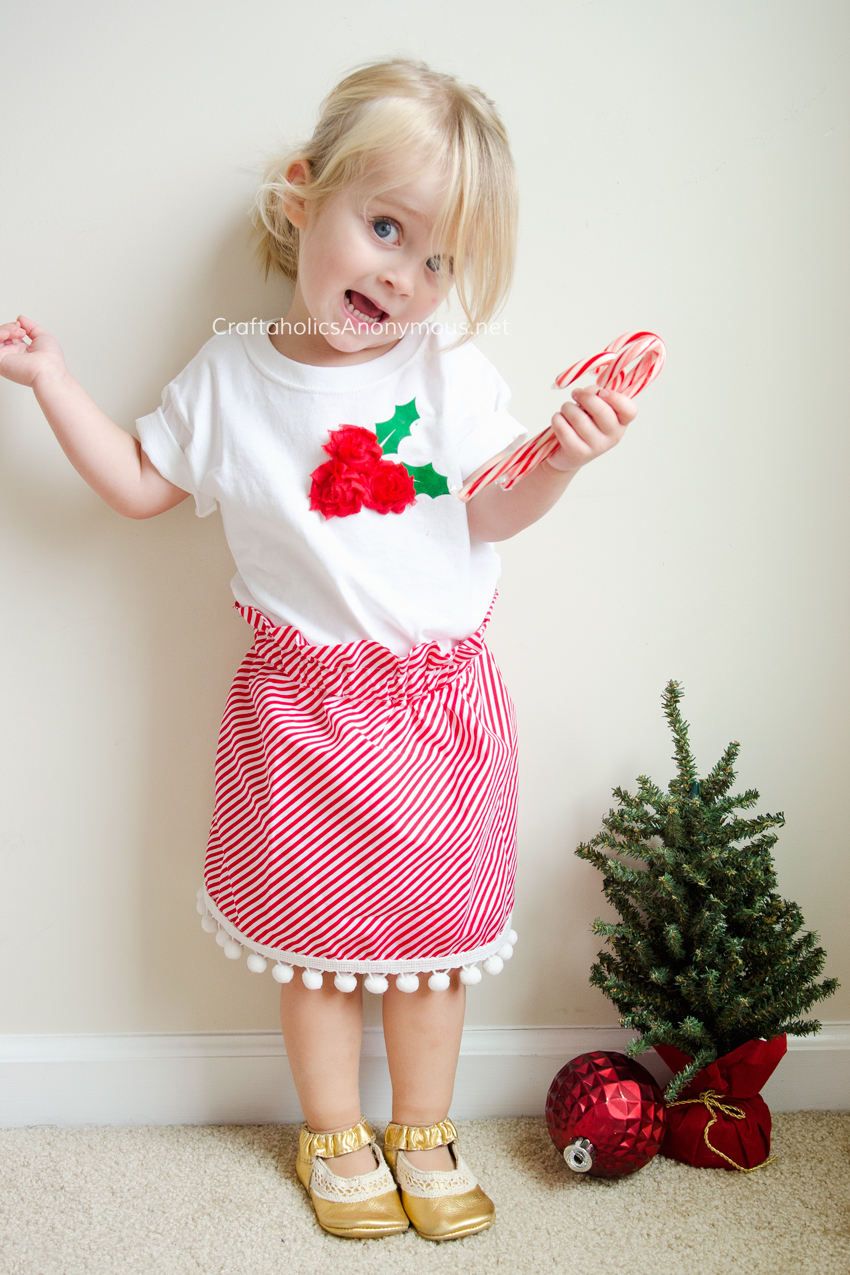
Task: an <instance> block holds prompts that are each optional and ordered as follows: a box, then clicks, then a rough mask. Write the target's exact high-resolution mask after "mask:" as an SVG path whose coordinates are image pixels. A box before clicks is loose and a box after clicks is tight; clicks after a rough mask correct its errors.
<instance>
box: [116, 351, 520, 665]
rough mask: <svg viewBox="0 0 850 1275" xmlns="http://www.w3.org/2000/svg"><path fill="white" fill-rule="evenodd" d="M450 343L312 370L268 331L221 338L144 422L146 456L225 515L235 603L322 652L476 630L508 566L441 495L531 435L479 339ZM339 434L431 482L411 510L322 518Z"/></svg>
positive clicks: (200, 503)
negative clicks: (369, 444)
mask: <svg viewBox="0 0 850 1275" xmlns="http://www.w3.org/2000/svg"><path fill="white" fill-rule="evenodd" d="M450 344H451V338H449V337H445V336H441V335H438V334H436V333H434V332H433V331H431V330H427V331H423V332H418V333H414V332H409V333H407V334H406V335H405V336H404V337H403V338H402V340H401V341H399V343H398V345H396V346H394V347H393V349H392V350H390V351H389V352H388V353H387V354H383V355H381V356H380V357H379V358H376V359H373V360H372V361H371V362H368V363H358V364H355V365H353V366H346V367H313V366H309V365H307V364H304V363H295V362H293V361H292V360H291V359H287V358H285V357H284V356H283V355H282V354H279V353H278V351H277V350H276V349H275V348H274V346H273V345H272V343H271V340H270V339H269V337H268V336H266V335H262V334H254V335H252V336H240V335H237V334H236V333H233V334H227V335H222V336H215V337H213V338H212V339H211V340H210V341H208V342H207V343H206V345H205V346H204V347H203V348H202V349H201V350H200V351H199V352H198V354H197V355H196V356H195V358H194V359H192V361H191V363H189V364H188V366H187V367H186V368H185V369H184V370H183V371H182V372H181V373H180V375H179V376H177V377H176V378H175V379H174V380H173V381H172V382H171V384H170V385H168V386H167V387H166V389H165V391H164V392H163V396H162V407H161V408H158V409H157V410H156V411H155V412H152V413H151V414H150V415H149V416H143V417H141V419H140V420H138V421H137V422H136V423H137V426H138V431H139V439H140V441H141V444H142V447H143V449H144V451H145V453H146V454H147V456H148V457H149V458H150V460H151V462H152V463H153V464H154V466H155V467H156V468H157V469H158V470H159V472H160V473H161V474H162V475H163V476H164V477H165V478H167V479H168V480H169V481H170V482H172V483H174V484H175V485H176V486H177V487H182V488H183V490H184V491H187V492H190V493H191V495H193V496H194V498H195V503H196V510H197V513H198V515H199V516H200V517H205V516H206V515H207V514H210V513H212V512H213V511H214V510H215V508H216V506H218V507H219V508H220V509H221V514H222V518H223V519H224V530H225V534H226V536H227V543H228V545H229V546H230V551H231V553H232V554H233V558H234V561H235V563H236V567H237V573H236V575H235V576H234V578H233V581H232V587H233V594H234V597H235V598H236V600H237V601H238V602H240V603H242V604H244V605H248V606H253V607H256V608H257V609H258V610H260V611H262V612H263V613H264V614H265V615H266V616H268V618H269V619H270V620H271V621H272V623H274V624H277V625H283V624H291V625H294V626H295V627H296V628H297V629H299V630H300V631H301V633H303V634H304V636H305V638H306V639H307V640H308V641H309V642H312V643H314V644H317V645H335V644H338V643H347V642H351V641H357V640H360V639H370V638H371V639H374V640H377V641H378V642H380V643H382V644H383V645H384V646H386V647H388V648H389V650H391V651H392V652H393V653H394V654H396V655H399V656H404V655H407V654H408V652H409V651H410V650H411V648H412V647H414V646H416V645H417V644H418V643H420V642H428V641H433V640H435V641H437V642H439V644H440V646H441V648H442V649H444V650H449V649H451V648H452V647H453V646H454V645H456V643H457V642H459V641H462V640H463V639H464V638H465V637H468V636H469V635H470V634H471V633H474V632H475V630H476V629H477V628H478V627H479V625H480V624H481V622H482V620H483V619H484V616H485V614H486V612H487V608H488V606H489V604H490V601H491V599H492V596H493V593H494V590H495V585H496V581H497V579H498V577H499V572H500V562H499V558H498V555H497V554H496V551H495V549H494V548H493V545H492V544H488V543H485V542H483V541H476V540H471V539H470V536H469V529H468V524H467V517H466V507H465V505H463V504H462V503H461V502H460V501H459V500H458V499H457V498H456V497H455V496H453V495H451V494H450V493H449V492H448V491H447V490H443V491H442V492H441V491H440V489H441V488H446V489H447V488H448V487H451V488H453V489H457V488H458V487H460V486H461V484H462V481H463V480H464V479H465V478H467V477H468V476H469V475H470V474H471V473H472V472H473V471H474V470H475V469H477V468H478V467H479V466H480V465H482V464H483V463H484V462H485V461H486V460H488V459H489V458H490V457H491V456H493V455H495V454H496V453H497V452H499V451H501V450H502V449H503V448H504V447H506V446H508V445H509V444H510V443H511V442H513V441H514V440H515V439H518V438H520V437H521V436H522V435H523V434H524V433H525V431H524V430H523V428H522V426H520V425H519V424H518V423H517V422H516V421H515V420H514V419H513V417H512V416H510V415H509V413H508V411H507V402H508V398H509V391H508V388H507V386H506V385H505V383H504V381H503V380H502V378H501V377H500V376H499V374H498V372H497V371H496V370H495V368H494V367H493V365H492V364H491V363H490V362H489V361H488V360H487V359H486V358H485V357H484V355H483V354H481V352H480V351H479V350H477V349H476V348H475V347H474V346H473V345H471V344H469V343H467V344H466V345H463V346H460V347H459V348H457V349H454V350H452V349H445V347H446V346H447V345H450ZM343 425H356V426H359V427H360V428H361V429H365V430H368V431H369V432H370V433H372V434H376V435H377V436H378V437H379V438H381V439H385V440H386V441H385V442H384V445H383V454H384V457H386V459H387V460H388V461H392V462H395V463H402V464H405V463H406V464H407V465H409V466H411V470H410V472H411V474H412V475H413V476H414V478H417V479H422V478H424V479H425V481H424V482H423V483H420V482H419V481H417V491H416V499H415V503H414V504H412V505H408V506H407V507H406V508H404V509H403V511H402V512H401V513H392V512H390V513H382V512H378V511H377V510H375V509H369V508H366V507H363V508H361V509H360V510H359V512H357V513H353V514H349V515H347V516H342V517H340V516H331V517H325V516H324V514H323V513H322V512H319V510H317V509H311V507H310V493H311V487H312V483H313V480H312V474H313V473H314V471H315V470H316V469H318V468H319V467H320V466H321V465H322V464H324V463H327V462H328V460H329V455H328V453H327V452H326V451H325V450H323V444H327V443H328V442H329V438H330V435H331V433H332V432H333V431H335V430H338V429H339V428H340V427H341V426H343ZM388 433H389V438H388V439H387V438H386V436H387V434H388ZM425 466H431V467H432V470H430V471H429V470H428V469H425V468H422V467H425ZM414 467H420V468H419V469H418V472H417V471H416V470H415V469H414ZM440 476H443V478H444V479H445V480H446V481H445V483H443V482H442V480H441V477H440ZM405 481H406V480H405ZM422 486H425V487H428V488H430V490H431V491H432V492H439V494H426V492H425V491H424V490H422V489H421V488H422Z"/></svg>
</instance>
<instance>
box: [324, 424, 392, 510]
mask: <svg viewBox="0 0 850 1275" xmlns="http://www.w3.org/2000/svg"><path fill="white" fill-rule="evenodd" d="M322 449H323V450H324V451H326V452H327V453H328V455H329V456H330V458H331V459H330V460H329V461H325V463H324V465H320V466H319V468H318V469H314V470H313V473H312V474H311V475H310V477H311V479H312V484H311V487H310V508H311V509H315V510H316V511H317V512H318V513H320V514H322V516H323V517H325V518H347V517H349V516H350V515H351V514H357V513H359V512H360V510H361V509H362V508H363V506H364V505H365V506H366V508H367V509H373V510H374V511H375V512H376V513H379V514H400V513H401V512H402V510H404V509H406V508H407V506H408V505H412V504H413V503H414V501H415V500H416V491H415V489H414V485H413V479H412V478H411V476H410V474H409V473H408V471H407V470H406V469H405V467H404V465H399V464H397V463H396V462H395V461H391V460H384V458H383V455H384V454H383V452H382V451H381V444H380V443H379V442H378V440H377V438H376V437H375V435H374V434H372V433H370V431H369V430H368V429H362V428H361V427H360V426H359V425H342V426H340V428H339V429H335V430H332V431H331V433H330V436H329V438H328V441H327V442H326V443H323V444H322Z"/></svg>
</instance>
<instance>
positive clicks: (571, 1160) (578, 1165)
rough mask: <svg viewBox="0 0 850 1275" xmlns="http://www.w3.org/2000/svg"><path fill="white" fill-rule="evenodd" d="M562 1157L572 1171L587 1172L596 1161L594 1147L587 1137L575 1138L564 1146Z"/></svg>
mask: <svg viewBox="0 0 850 1275" xmlns="http://www.w3.org/2000/svg"><path fill="white" fill-rule="evenodd" d="M564 1159H565V1160H566V1162H567V1168H568V1169H572V1171H573V1173H589V1172H590V1170H591V1169H592V1168H593V1165H594V1163H595V1161H596V1147H595V1146H594V1145H593V1143H592V1142H591V1141H590V1140H589V1139H588V1138H575V1139H574V1140H573V1141H572V1142H568V1143H567V1145H566V1146H565V1147H564Z"/></svg>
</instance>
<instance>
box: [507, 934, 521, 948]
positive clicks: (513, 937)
mask: <svg viewBox="0 0 850 1275" xmlns="http://www.w3.org/2000/svg"><path fill="white" fill-rule="evenodd" d="M518 938H519V935H518V934H517V932H516V930H511V932H510V934H509V935H508V942H509V943H510V945H511V947H516V941H517V939H518Z"/></svg>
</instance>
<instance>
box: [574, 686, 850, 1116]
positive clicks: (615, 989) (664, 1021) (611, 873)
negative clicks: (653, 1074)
mask: <svg viewBox="0 0 850 1275" xmlns="http://www.w3.org/2000/svg"><path fill="white" fill-rule="evenodd" d="M681 698H682V690H681V687H680V686H679V683H678V682H668V684H667V687H666V689H665V692H664V712H665V716H666V717H667V721H668V722H669V724H670V729H671V731H672V734H673V744H674V754H673V756H674V760H675V762H676V774H675V776H674V777H673V779H672V780H671V781H670V783H669V784H668V786H667V791H666V792H664V791H662V790H661V789H660V788H658V787H657V786H656V785H655V784H654V783H653V782H652V780H650V779H649V778H647V776H645V775H641V776H639V778H638V781H637V791H636V792H635V793H630V792H628V791H626V790H625V789H623V788H615V789H614V796H615V797H616V799H617V802H618V806H617V808H615V809H613V810H610V811H609V812H608V814H607V815H606V816H605V817H604V819H603V820H602V831H600V832H599V833H598V835H597V836H596V837H594V838H593V839H592V840H591V841H589V842H587V843H582V844H581V845H580V846H579V847H578V849H577V850H576V854H577V855H578V856H579V858H581V859H586V860H587V861H588V862H589V863H592V864H593V865H594V867H596V868H598V869H599V871H600V872H601V873H602V876H603V892H604V894H605V897H606V898H607V899H608V901H609V902H610V903H611V904H612V905H613V906H614V907H615V908H616V910H617V911H618V913H619V914H620V917H621V920H620V921H618V922H608V921H602V920H600V919H599V918H597V919H596V921H594V923H593V932H594V933H595V934H598V935H600V936H603V937H604V938H605V940H606V942H607V944H608V949H603V950H602V951H601V952H600V953H599V954H598V957H597V961H596V963H595V964H594V965H593V967H592V969H591V973H590V981H591V983H592V984H593V985H594V986H595V987H598V988H599V989H600V991H602V992H603V993H604V994H605V995H606V996H607V997H609V999H610V1000H612V1001H613V1003H614V1004H615V1005H616V1006H617V1009H618V1010H619V1012H620V1015H621V1017H620V1022H621V1024H622V1026H624V1027H627V1028H630V1029H631V1030H633V1031H636V1032H637V1033H638V1039H637V1040H636V1041H634V1042H633V1044H632V1045H631V1046H630V1047H629V1053H630V1054H632V1055H633V1056H635V1055H637V1054H639V1053H642V1052H643V1051H644V1050H646V1049H649V1048H650V1047H651V1046H653V1045H660V1044H668V1045H674V1046H675V1047H676V1048H677V1049H679V1050H681V1051H682V1053H684V1054H687V1055H689V1056H690V1058H691V1059H692V1062H691V1063H690V1064H689V1065H688V1066H687V1067H686V1068H685V1070H684V1071H681V1072H679V1074H678V1075H677V1076H674V1078H673V1079H672V1080H671V1082H670V1084H669V1085H668V1086H667V1091H666V1096H667V1099H668V1101H671V1102H672V1101H673V1100H674V1099H675V1097H676V1096H677V1094H679V1093H680V1092H681V1091H682V1089H683V1088H684V1087H685V1086H686V1085H687V1084H688V1082H689V1081H690V1080H691V1079H693V1077H694V1076H695V1075H696V1074H697V1072H698V1071H700V1070H701V1069H702V1068H703V1067H705V1066H706V1065H707V1064H708V1063H710V1062H713V1061H714V1059H715V1058H718V1057H721V1056H722V1055H723V1054H727V1053H730V1052H731V1051H732V1050H733V1049H737V1048H738V1046H739V1045H743V1044H744V1043H745V1042H746V1041H748V1040H753V1039H756V1038H758V1037H762V1038H764V1039H770V1038H772V1037H774V1036H779V1035H781V1034H782V1033H783V1032H784V1033H787V1034H789V1035H792V1036H809V1035H811V1034H812V1033H814V1032H817V1031H819V1030H820V1026H821V1025H820V1023H819V1022H817V1021H816V1020H813V1019H812V1020H809V1019H803V1018H802V1017H801V1015H803V1014H805V1013H806V1012H807V1011H808V1010H809V1009H810V1008H811V1007H812V1005H815V1004H816V1003H817V1002H818V1001H822V1000H825V999H826V997H827V996H831V995H832V994H833V992H835V990H836V989H837V987H838V982H837V980H836V979H834V978H827V979H824V980H823V981H822V982H820V983H818V982H817V981H816V980H817V978H818V976H819V975H820V973H821V971H822V970H823V966H824V961H825V959H826V953H825V952H824V950H823V948H821V947H819V946H818V945H817V939H818V936H817V935H816V934H813V933H810V932H808V931H805V930H803V928H802V927H803V924H804V921H803V914H802V912H801V911H800V908H799V907H798V906H797V904H796V903H792V902H789V901H788V900H786V899H782V898H780V896H779V895H778V894H777V893H776V890H775V887H776V872H775V869H774V866H773V860H772V857H771V851H772V849H773V847H774V845H775V844H776V841H777V834H776V833H775V832H772V831H771V829H772V828H779V827H782V825H783V824H784V823H785V819H784V816H783V815H781V814H777V815H769V814H768V815H753V816H750V817H748V818H742V817H741V815H740V814H739V813H738V812H740V811H743V810H750V809H751V808H752V807H753V806H754V805H755V804H756V802H757V801H758V798H759V794H758V792H757V791H756V790H755V789H753V788H750V789H747V790H746V791H745V792H743V793H741V794H739V795H737V796H735V795H732V794H731V793H730V790H731V788H732V784H733V783H734V780H735V770H734V764H735V761H736V759H737V757H738V753H739V751H740V745H739V744H737V743H734V742H733V743H731V744H729V745H728V747H727V748H726V749H725V751H724V753H723V755H722V756H721V758H720V760H719V761H718V762H717V764H716V765H715V766H714V768H713V769H712V770H711V771H710V772H709V774H708V775H707V776H706V778H705V779H702V780H701V779H699V777H698V772H697V768H696V763H695V761H694V758H693V755H692V753H691V748H690V743H689V740H688V724H687V722H685V721H684V720H683V719H682V716H681V713H680V711H679V703H680V701H681Z"/></svg>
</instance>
